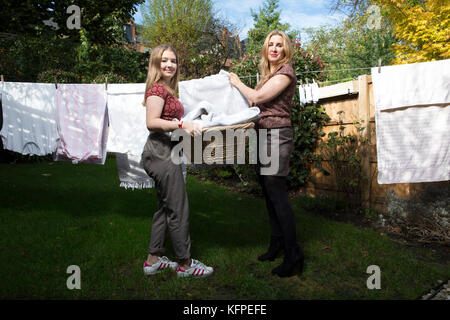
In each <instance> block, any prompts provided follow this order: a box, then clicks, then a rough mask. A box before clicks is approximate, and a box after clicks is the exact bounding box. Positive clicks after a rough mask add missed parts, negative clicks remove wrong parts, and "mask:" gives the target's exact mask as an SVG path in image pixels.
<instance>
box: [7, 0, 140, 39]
mask: <svg viewBox="0 0 450 320" xmlns="http://www.w3.org/2000/svg"><path fill="white" fill-rule="evenodd" d="M142 2H144V0H114V1H109V0H77V1H73V0H58V1H52V0H27V1H2V2H1V8H2V10H1V11H0V21H2V23H1V27H0V32H2V33H9V34H15V35H19V36H27V37H36V36H41V35H42V34H43V33H51V34H52V35H55V36H59V37H71V38H73V39H75V40H76V41H79V40H80V35H79V30H78V29H69V28H67V19H68V18H69V17H70V16H71V13H67V8H68V7H69V6H71V5H77V6H78V7H79V8H80V14H81V28H83V29H84V30H86V32H87V35H88V37H89V41H90V42H92V43H95V44H113V43H117V41H118V40H119V39H121V38H122V34H123V29H122V24H123V23H124V22H128V21H129V20H130V19H131V18H132V16H133V14H134V13H136V6H137V5H139V4H141V3H142ZM48 20H51V21H52V23H53V24H54V25H46V24H45V23H44V21H48ZM56 25H57V27H56Z"/></svg>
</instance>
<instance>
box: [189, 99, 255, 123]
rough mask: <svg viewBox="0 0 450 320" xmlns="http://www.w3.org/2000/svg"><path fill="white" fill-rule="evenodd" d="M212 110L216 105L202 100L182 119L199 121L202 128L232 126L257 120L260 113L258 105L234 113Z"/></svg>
mask: <svg viewBox="0 0 450 320" xmlns="http://www.w3.org/2000/svg"><path fill="white" fill-rule="evenodd" d="M212 110H214V106H213V105H212V104H211V103H209V102H206V101H202V102H200V104H199V107H197V108H196V109H194V110H192V111H191V112H189V113H188V114H187V115H185V116H184V117H183V118H182V119H181V120H183V121H191V122H194V123H197V124H198V125H200V127H202V128H208V127H215V126H232V125H236V124H241V123H247V122H251V121H254V120H257V119H258V118H259V113H260V110H259V108H258V107H252V108H248V107H247V108H245V109H243V110H241V111H239V112H237V113H234V114H224V113H217V112H215V111H212Z"/></svg>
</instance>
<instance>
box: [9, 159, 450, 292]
mask: <svg viewBox="0 0 450 320" xmlns="http://www.w3.org/2000/svg"><path fill="white" fill-rule="evenodd" d="M116 170H117V168H116V162H115V159H114V157H109V158H108V160H107V161H106V164H105V165H104V166H99V165H85V164H78V165H72V164H71V163H67V162H65V163H63V162H55V163H36V164H0V186H1V187H0V188H1V193H0V203H1V208H0V243H1V245H0V262H1V265H0V298H2V299H44V298H45V299H415V298H417V297H419V296H420V295H421V294H422V293H424V292H425V291H427V290H428V289H429V288H431V287H432V286H434V285H435V284H436V281H437V280H445V279H446V278H448V276H449V274H450V265H449V264H448V263H447V264H442V263H439V262H438V261H437V260H435V259H434V258H433V256H432V255H431V253H430V252H428V251H427V250H425V249H413V248H407V247H402V246H400V245H399V244H398V243H396V242H393V241H392V240H390V239H389V238H388V237H386V236H385V235H382V234H380V233H377V232H375V231H373V230H371V229H365V228H358V227H355V226H354V225H351V224H347V223H341V222H335V221H331V220H327V219H325V218H323V217H321V216H318V215H315V214H314V213H309V212H306V211H305V210H304V209H303V208H304V206H302V203H304V199H302V198H298V199H295V200H293V201H292V204H293V206H294V209H295V213H296V220H297V231H298V232H297V233H298V240H299V243H300V245H301V246H302V248H303V249H304V251H305V255H306V258H307V260H306V265H305V270H304V273H303V275H301V276H294V277H291V278H285V279H280V278H278V277H273V276H272V275H271V273H270V271H271V269H272V268H273V267H275V266H276V265H277V264H279V263H281V259H282V258H281V257H280V258H278V259H277V260H275V261H274V262H266V263H261V262H259V261H257V260H256V257H257V255H258V254H260V253H262V252H264V250H265V249H266V246H267V241H268V230H269V224H268V219H267V215H266V211H265V205H264V200H263V199H260V198H254V197H252V196H250V195H246V194H238V193H232V192H230V191H228V190H227V189H225V188H223V187H220V186H217V185H215V184H213V183H211V182H201V181H199V180H198V179H196V178H195V177H193V176H188V180H187V189H188V195H189V201H190V208H191V222H190V227H191V239H192V252H191V253H192V256H193V257H194V258H197V259H199V260H201V261H202V262H205V263H206V264H208V265H211V266H213V267H214V268H215V274H214V275H213V276H211V277H210V278H205V279H178V278H177V277H176V274H175V273H174V272H171V271H169V270H167V271H164V272H162V273H161V274H159V275H156V276H151V277H148V276H144V274H143V272H142V263H143V261H144V260H145V258H146V256H147V247H148V242H149V235H150V234H149V230H150V226H151V219H152V214H153V212H154V211H155V210H156V192H155V190H154V189H146V190H135V191H132V190H125V189H122V188H119V186H118V185H119V180H118V177H117V171H116ZM166 255H167V256H168V257H169V258H173V252H172V248H171V244H170V241H169V243H168V244H167V252H166ZM70 265H78V266H79V267H80V269H81V289H80V290H76V289H75V290H69V289H67V286H66V280H67V278H68V277H69V276H70V275H69V274H68V273H67V272H66V270H67V267H68V266H70ZM369 265H378V266H379V267H380V269H381V289H380V290H369V289H367V286H366V280H367V278H368V277H369V276H370V275H369V274H367V273H366V269H367V267H368V266H369Z"/></svg>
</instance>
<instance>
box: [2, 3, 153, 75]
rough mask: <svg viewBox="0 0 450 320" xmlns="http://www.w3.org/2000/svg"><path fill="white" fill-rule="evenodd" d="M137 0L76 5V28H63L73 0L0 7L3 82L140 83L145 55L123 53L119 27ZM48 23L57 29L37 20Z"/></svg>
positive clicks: (120, 27) (144, 66) (6, 4)
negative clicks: (50, 22)
mask: <svg viewBox="0 0 450 320" xmlns="http://www.w3.org/2000/svg"><path fill="white" fill-rule="evenodd" d="M141 2H142V0H133V1H131V0H117V1H92V0H90V1H88V0H83V1H77V2H76V5H78V6H79V7H80V9H81V23H80V29H68V28H67V26H66V19H67V18H68V17H70V14H67V13H66V9H67V7H68V6H69V5H71V4H73V3H74V1H45V0H39V1H38V0H29V1H19V2H17V3H16V5H12V4H11V3H5V5H4V7H3V8H2V11H1V15H2V17H3V18H4V19H5V20H3V21H2V22H4V23H2V25H1V31H2V32H1V33H0V72H1V73H2V74H3V75H4V76H5V79H7V81H30V82H33V81H39V82H42V81H45V82H48V81H50V82H53V81H54V79H55V78H56V79H57V80H58V81H59V82H83V83H89V82H92V81H94V80H95V81H98V79H100V78H105V77H106V76H105V75H109V76H108V81H109V82H114V81H118V82H120V81H130V82H137V81H144V80H145V74H146V72H145V68H146V64H147V63H148V54H142V53H139V52H134V51H129V50H126V49H124V48H123V46H122V45H123V43H124V32H123V23H124V22H127V21H128V19H129V18H131V16H132V14H133V12H135V8H134V6H135V5H136V4H139V3H141ZM51 18H53V22H54V23H56V24H57V26H58V28H55V27H54V26H55V25H53V26H47V25H45V24H44V22H43V20H48V19H51Z"/></svg>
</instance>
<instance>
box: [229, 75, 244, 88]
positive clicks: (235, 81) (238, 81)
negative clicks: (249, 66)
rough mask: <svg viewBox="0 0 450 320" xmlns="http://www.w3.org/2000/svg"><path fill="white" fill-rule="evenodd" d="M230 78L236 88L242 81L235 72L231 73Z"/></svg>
mask: <svg viewBox="0 0 450 320" xmlns="http://www.w3.org/2000/svg"><path fill="white" fill-rule="evenodd" d="M228 78H229V79H230V83H231V84H232V85H233V86H235V87H237V86H238V84H239V83H240V82H241V79H239V77H238V76H237V75H236V74H235V73H233V72H230V73H229V75H228Z"/></svg>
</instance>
